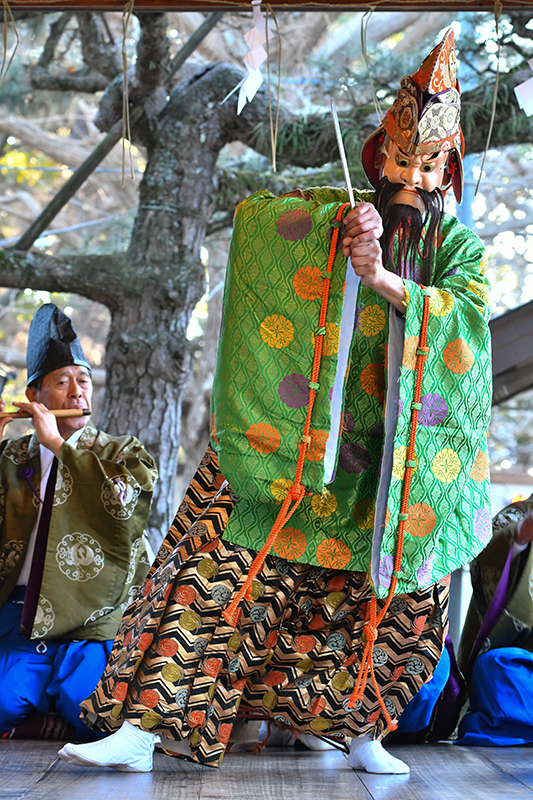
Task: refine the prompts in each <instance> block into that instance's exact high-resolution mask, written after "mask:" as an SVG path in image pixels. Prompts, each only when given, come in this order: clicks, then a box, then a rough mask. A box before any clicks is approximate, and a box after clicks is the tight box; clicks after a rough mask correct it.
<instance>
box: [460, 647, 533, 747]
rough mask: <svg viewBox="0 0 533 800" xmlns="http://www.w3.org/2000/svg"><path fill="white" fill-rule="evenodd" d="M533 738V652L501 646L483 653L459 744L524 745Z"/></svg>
mask: <svg viewBox="0 0 533 800" xmlns="http://www.w3.org/2000/svg"><path fill="white" fill-rule="evenodd" d="M532 742H533V653H530V652H529V651H528V650H523V649H522V648H521V647H501V648H499V649H496V650H489V651H488V652H487V653H484V654H483V655H481V656H479V658H478V659H477V661H476V663H475V665H474V670H473V672H472V686H471V692H470V708H469V709H468V711H467V713H466V714H465V716H464V717H463V719H462V721H461V724H460V726H459V738H458V740H457V744H465V745H480V746H482V747H494V746H495V745H523V744H531V743H532Z"/></svg>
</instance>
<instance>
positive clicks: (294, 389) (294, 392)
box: [278, 372, 309, 408]
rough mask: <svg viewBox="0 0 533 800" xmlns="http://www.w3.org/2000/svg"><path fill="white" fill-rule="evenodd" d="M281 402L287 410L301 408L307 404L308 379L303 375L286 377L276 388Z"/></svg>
mask: <svg viewBox="0 0 533 800" xmlns="http://www.w3.org/2000/svg"><path fill="white" fill-rule="evenodd" d="M278 394H279V396H280V397H281V400H282V402H283V403H285V405H287V406H289V408H303V407H304V406H306V405H308V403H309V378H306V377H305V375H298V374H297V373H296V372H293V374H292V375H286V376H285V378H283V380H282V381H281V382H280V384H279V386H278Z"/></svg>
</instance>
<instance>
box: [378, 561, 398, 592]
mask: <svg viewBox="0 0 533 800" xmlns="http://www.w3.org/2000/svg"><path fill="white" fill-rule="evenodd" d="M393 568H394V556H391V555H388V556H383V557H382V558H381V559H380V561H379V585H380V586H383V588H384V589H388V588H389V586H390V582H391V580H392V570H393Z"/></svg>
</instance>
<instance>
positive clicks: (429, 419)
mask: <svg viewBox="0 0 533 800" xmlns="http://www.w3.org/2000/svg"><path fill="white" fill-rule="evenodd" d="M420 402H421V404H422V408H421V409H420V411H419V412H418V421H419V423H420V424H421V425H428V426H433V425H440V423H441V422H442V421H443V420H444V418H445V417H446V414H447V413H448V406H447V405H446V401H445V399H444V397H441V396H440V394H425V395H424V396H423V397H421V398H420Z"/></svg>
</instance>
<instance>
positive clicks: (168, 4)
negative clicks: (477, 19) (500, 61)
mask: <svg viewBox="0 0 533 800" xmlns="http://www.w3.org/2000/svg"><path fill="white" fill-rule="evenodd" d="M10 5H11V7H12V8H24V9H37V8H38V9H40V10H41V11H43V12H45V11H65V10H67V9H76V10H78V11H79V10H84V11H95V10H96V9H98V10H99V11H123V9H124V0H10ZM271 5H272V7H273V8H275V9H276V10H277V11H302V10H305V11H328V10H331V9H332V8H336V9H342V10H343V11H360V10H362V9H365V10H366V9H368V0H331V1H330V2H328V0H319V3H313V2H305V0H302V2H299V0H291V1H290V2H285V0H271ZM236 9H238V10H240V11H242V10H245V9H246V10H250V9H251V5H250V2H248V0H136V2H135V10H136V11H215V10H216V11H231V10H236ZM375 10H376V11H493V10H494V0H470V2H468V1H467V2H464V0H463V2H461V0H382V1H381V2H380V3H379V5H377V6H376V7H375ZM503 10H504V11H511V10H531V2H530V0H526V1H525V2H520V0H503Z"/></svg>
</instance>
